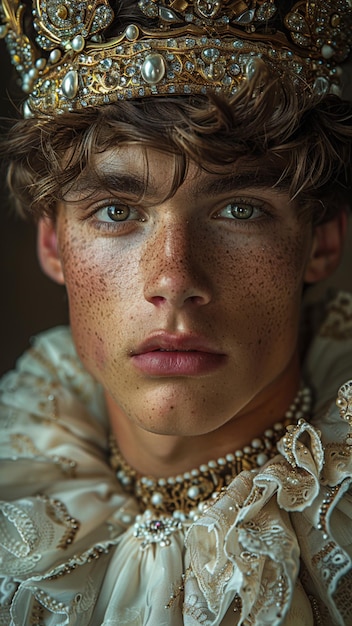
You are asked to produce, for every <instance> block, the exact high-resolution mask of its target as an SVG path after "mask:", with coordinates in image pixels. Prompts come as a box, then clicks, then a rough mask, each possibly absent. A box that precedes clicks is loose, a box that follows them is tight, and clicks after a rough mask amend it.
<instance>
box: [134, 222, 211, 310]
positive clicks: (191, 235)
mask: <svg viewBox="0 0 352 626" xmlns="http://www.w3.org/2000/svg"><path fill="white" fill-rule="evenodd" d="M198 230H199V229H198ZM196 231H197V229H196V228H195V225H193V227H192V226H190V225H189V223H187V222H186V223H181V224H179V223H178V224H171V225H170V224H169V225H168V226H167V227H163V228H160V229H159V231H158V233H157V234H156V235H155V237H154V238H153V239H152V240H150V241H149V244H147V249H146V253H145V255H144V258H143V272H144V275H145V280H144V297H145V299H146V300H147V301H148V302H150V303H152V304H154V305H155V306H165V305H166V304H169V305H171V306H172V307H174V308H182V307H184V306H185V305H193V306H204V305H205V304H208V303H209V302H210V300H211V285H210V277H209V258H208V255H207V252H206V246H205V245H204V242H203V243H202V242H201V237H200V236H199V235H200V234H199V232H198V233H196Z"/></svg>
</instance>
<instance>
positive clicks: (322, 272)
mask: <svg viewBox="0 0 352 626" xmlns="http://www.w3.org/2000/svg"><path fill="white" fill-rule="evenodd" d="M346 229H347V214H346V211H344V210H342V211H340V212H339V213H338V214H337V215H336V216H335V217H333V218H332V219H331V220H329V221H328V222H324V223H323V224H319V225H318V226H315V227H314V230H313V241H312V250H311V255H310V259H309V262H308V265H307V269H306V273H305V278H304V280H305V282H306V283H316V282H318V281H320V280H323V279H324V278H327V277H328V276H330V274H332V273H333V272H334V271H335V269H336V268H337V267H338V265H339V263H340V261H341V256H342V251H343V243H344V240H345V235H346Z"/></svg>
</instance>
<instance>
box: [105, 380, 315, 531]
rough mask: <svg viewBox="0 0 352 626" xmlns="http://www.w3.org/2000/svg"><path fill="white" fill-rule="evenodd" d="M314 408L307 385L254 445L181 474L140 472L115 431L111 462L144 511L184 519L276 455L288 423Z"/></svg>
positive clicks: (118, 478) (110, 440)
mask: <svg viewBox="0 0 352 626" xmlns="http://www.w3.org/2000/svg"><path fill="white" fill-rule="evenodd" d="M310 409H311V392H310V389H308V388H307V387H303V388H301V389H300V390H299V392H298V393H297V395H296V397H295V399H294V400H293V402H292V404H291V405H290V407H289V409H288V410H287V411H286V413H285V415H284V417H283V419H282V421H281V422H278V423H276V424H274V425H273V426H272V428H269V429H266V430H265V431H264V433H263V435H262V436H261V437H260V438H259V437H258V438H255V439H253V440H252V442H251V443H250V445H247V446H244V447H243V448H242V449H240V450H236V451H235V452H232V453H229V454H226V456H224V457H220V458H219V459H217V460H210V461H208V463H204V464H202V465H200V466H199V467H198V468H195V469H192V470H190V471H189V472H184V474H180V475H177V476H170V477H169V478H155V477H153V476H141V475H139V474H138V473H137V472H136V470H134V469H133V468H132V467H131V466H130V465H129V464H128V463H127V461H125V459H124V458H123V456H122V455H121V452H120V450H119V449H118V446H117V444H116V441H115V438H114V436H113V435H111V436H110V439H109V448H110V456H109V460H110V465H111V467H112V468H113V470H114V471H115V473H116V477H117V480H118V481H119V483H120V485H121V486H122V488H123V490H124V491H126V492H127V493H131V494H133V495H134V497H135V498H136V500H137V502H138V505H139V508H140V511H141V512H143V511H145V510H149V511H152V512H154V513H157V514H161V513H166V514H168V515H172V516H173V517H176V518H179V519H181V520H182V519H183V518H184V517H185V516H188V515H189V514H190V512H192V511H194V510H196V509H197V508H199V507H200V505H201V504H202V503H203V502H205V501H206V500H208V499H209V498H211V497H212V496H213V495H214V494H215V495H216V494H217V493H219V491H221V489H222V488H224V487H226V486H227V485H228V484H229V483H230V482H231V480H232V479H233V478H234V477H235V476H237V475H238V474H239V473H240V472H241V471H243V470H252V469H256V468H258V467H261V466H263V465H265V463H266V462H267V461H269V460H270V459H272V458H273V457H274V456H275V455H276V454H277V443H278V441H279V440H280V439H281V438H282V437H283V436H284V434H285V432H286V428H287V426H289V425H291V424H296V423H297V421H298V420H299V419H301V418H303V417H304V416H306V415H307V414H308V413H309V412H310Z"/></svg>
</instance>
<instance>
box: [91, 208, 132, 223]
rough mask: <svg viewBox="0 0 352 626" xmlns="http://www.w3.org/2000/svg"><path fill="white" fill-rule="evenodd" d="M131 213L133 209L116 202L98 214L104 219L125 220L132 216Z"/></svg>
mask: <svg viewBox="0 0 352 626" xmlns="http://www.w3.org/2000/svg"><path fill="white" fill-rule="evenodd" d="M130 214H131V210H130V209H129V208H128V207H126V206H117V205H116V204H111V205H110V206H107V207H104V208H103V209H100V211H98V216H99V217H100V219H101V220H102V221H109V220H112V221H113V222H124V221H125V220H127V219H128V218H129V217H130ZM104 218H105V219H104ZM106 218H107V219H106Z"/></svg>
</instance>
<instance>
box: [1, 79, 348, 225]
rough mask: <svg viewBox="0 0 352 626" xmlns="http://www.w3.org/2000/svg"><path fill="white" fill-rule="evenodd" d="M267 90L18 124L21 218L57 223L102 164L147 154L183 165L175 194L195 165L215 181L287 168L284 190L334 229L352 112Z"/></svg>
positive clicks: (280, 89) (14, 132)
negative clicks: (219, 175) (245, 169)
mask: <svg viewBox="0 0 352 626" xmlns="http://www.w3.org/2000/svg"><path fill="white" fill-rule="evenodd" d="M258 80H260V78H257V79H256V80H252V81H249V82H248V83H247V85H246V86H244V87H243V88H241V89H240V90H239V91H238V93H237V94H236V95H235V96H233V97H232V98H231V99H226V98H224V97H223V96H219V95H215V94H214V95H209V96H199V97H194V96H193V97H192V96H178V97H164V98H149V99H148V98H146V99H144V100H140V101H120V102H117V103H115V104H109V105H105V106H102V107H97V108H93V107H92V108H87V109H85V110H81V111H79V112H75V113H67V114H62V115H57V116H54V117H48V116H42V117H40V118H32V119H27V120H20V121H18V122H17V123H15V124H14V125H13V126H12V128H11V130H10V131H9V134H8V137H7V139H6V140H5V142H4V143H3V147H2V153H3V154H5V160H6V161H7V166H8V175H7V181H8V185H9V188H10V191H11V194H12V197H13V199H14V201H15V205H16V207H17V209H18V211H19V213H20V214H21V215H23V216H33V217H34V218H38V217H39V216H41V215H42V214H48V215H50V216H54V215H55V208H56V205H57V201H58V200H60V199H62V197H63V194H64V192H65V190H67V189H68V188H69V186H70V184H72V183H73V181H75V180H76V179H77V177H79V176H80V174H81V173H82V172H83V171H85V170H86V169H87V168H92V169H94V155H96V154H97V153H100V152H102V151H105V150H107V149H111V148H113V147H116V146H123V145H126V144H138V145H140V146H142V147H143V148H145V149H147V148H154V149H156V150H162V151H165V152H167V153H169V154H173V155H174V159H175V175H174V181H173V185H172V189H171V190H170V194H172V193H174V192H175V190H176V189H177V187H178V186H179V185H180V184H181V182H182V180H183V179H184V177H185V175H186V171H187V163H188V162H189V161H190V160H193V161H195V162H196V163H197V164H199V166H201V167H202V168H204V169H206V170H208V171H211V169H212V167H213V166H217V167H218V166H219V165H220V166H227V165H229V164H232V163H234V162H235V161H236V160H237V159H238V158H241V157H246V158H249V159H253V158H254V159H258V158H259V159H262V158H263V157H264V158H265V159H268V161H266V162H268V163H270V162H271V160H273V159H275V160H276V161H277V160H279V162H280V163H281V164H282V166H281V171H280V174H279V179H280V184H281V183H282V182H283V181H284V182H285V184H287V188H288V189H289V192H290V195H291V197H295V198H296V200H297V201H298V206H299V207H300V209H301V210H302V212H304V213H305V214H307V215H308V216H309V219H313V220H315V221H321V220H322V219H329V217H330V216H332V215H333V214H335V213H336V212H337V211H338V210H340V209H341V207H342V206H346V205H349V204H350V203H351V186H352V158H351V157H352V155H351V139H352V105H351V104H350V103H348V102H343V101H341V100H340V99H339V98H338V97H336V96H332V95H331V96H326V97H324V98H322V99H320V100H314V99H313V98H312V96H309V97H305V98H299V96H297V93H296V90H295V89H294V88H293V87H290V84H289V83H288V82H286V84H285V83H284V82H283V81H282V80H281V81H279V80H278V79H277V78H276V79H275V78H271V79H269V77H268V76H267V75H266V86H265V88H264V89H263V87H262V82H261V86H260V89H258V82H257V81H258ZM256 83H257V84H256Z"/></svg>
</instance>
